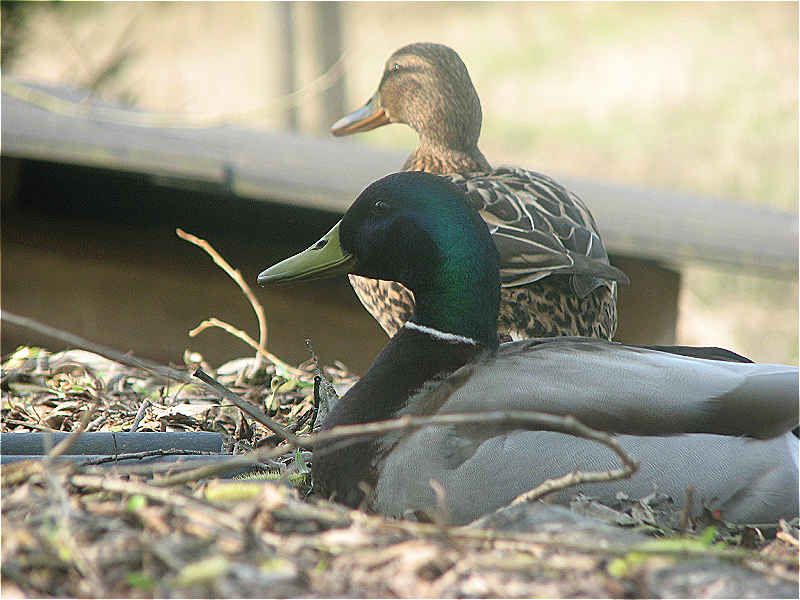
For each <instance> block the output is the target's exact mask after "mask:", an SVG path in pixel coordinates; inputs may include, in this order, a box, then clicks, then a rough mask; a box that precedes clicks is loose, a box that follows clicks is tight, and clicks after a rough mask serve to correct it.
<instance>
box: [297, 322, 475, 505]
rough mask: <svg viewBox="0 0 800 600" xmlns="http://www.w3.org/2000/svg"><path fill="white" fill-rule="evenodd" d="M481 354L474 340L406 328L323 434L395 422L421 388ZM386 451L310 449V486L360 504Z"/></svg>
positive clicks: (365, 444)
mask: <svg viewBox="0 0 800 600" xmlns="http://www.w3.org/2000/svg"><path fill="white" fill-rule="evenodd" d="M485 351H486V349H485V348H484V347H482V346H481V345H480V344H479V343H476V342H475V341H473V340H469V339H465V338H461V337H458V336H453V335H451V334H446V333H444V332H439V331H435V330H429V329H428V328H426V327H423V326H419V325H414V324H411V325H409V324H408V323H406V325H404V326H403V327H402V328H401V329H400V331H398V332H397V334H396V335H395V336H394V337H393V338H392V339H391V340H390V341H389V343H388V344H387V345H386V346H385V347H384V348H383V350H382V351H381V352H380V354H378V356H377V358H376V359H375V361H374V362H373V363H372V366H370V368H369V370H368V371H367V373H366V374H365V375H364V376H363V377H362V378H361V379H359V380H358V382H356V384H355V385H353V387H351V388H350V389H349V390H348V392H347V393H346V394H345V395H344V396H342V398H341V399H340V400H339V401H338V402H337V403H336V405H335V406H334V407H333V410H331V412H330V413H329V414H328V417H327V418H326V419H325V424H324V429H331V428H332V427H335V426H337V425H357V424H361V423H369V422H373V421H383V420H386V419H391V418H393V417H396V416H398V415H399V414H401V413H403V412H404V411H405V409H406V408H407V407H408V406H409V400H410V399H411V398H412V397H413V396H414V394H415V392H417V391H419V390H420V389H422V388H423V386H425V384H426V383H428V382H430V381H433V380H436V379H438V378H442V377H445V376H447V375H449V374H450V373H452V372H453V371H455V370H457V369H458V368H460V367H462V366H463V365H465V364H467V363H469V362H471V361H473V360H474V359H475V358H476V357H477V356H478V355H480V354H482V353H483V352H485ZM431 401H433V400H431ZM428 408H434V409H435V407H428ZM426 410H427V408H426ZM429 412H431V413H433V412H435V410H430V411H429ZM387 450H388V448H387V447H386V440H385V439H384V437H381V438H371V439H368V440H364V441H359V442H356V443H351V444H350V445H346V446H344V447H341V446H340V447H338V448H337V447H336V444H335V443H328V444H325V443H323V444H320V445H319V446H317V447H315V448H314V462H313V473H314V484H315V486H317V487H318V488H319V490H320V491H321V492H322V493H323V494H324V495H331V494H335V497H336V499H337V500H338V501H339V502H343V503H345V504H349V505H350V506H358V504H359V503H360V502H361V501H362V499H363V491H362V488H361V487H360V486H359V483H360V482H365V483H366V484H367V485H370V486H374V485H375V479H376V465H377V463H378V462H379V461H380V460H381V458H382V457H383V455H384V453H385V452H386V451H387Z"/></svg>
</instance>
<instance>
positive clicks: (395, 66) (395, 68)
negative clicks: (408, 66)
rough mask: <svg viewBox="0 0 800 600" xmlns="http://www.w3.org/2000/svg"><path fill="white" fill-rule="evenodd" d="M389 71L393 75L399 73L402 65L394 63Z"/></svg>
mask: <svg viewBox="0 0 800 600" xmlns="http://www.w3.org/2000/svg"><path fill="white" fill-rule="evenodd" d="M389 70H390V71H391V72H392V73H397V72H398V71H399V70H400V65H399V64H397V63H394V64H393V65H392V66H391V68H390V69H389Z"/></svg>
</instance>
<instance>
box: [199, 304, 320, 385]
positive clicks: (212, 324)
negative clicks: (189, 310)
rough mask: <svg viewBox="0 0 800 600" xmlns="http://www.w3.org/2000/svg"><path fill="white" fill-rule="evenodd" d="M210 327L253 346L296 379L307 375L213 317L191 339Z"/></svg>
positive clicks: (242, 332)
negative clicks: (222, 330)
mask: <svg viewBox="0 0 800 600" xmlns="http://www.w3.org/2000/svg"><path fill="white" fill-rule="evenodd" d="M209 327H219V328H220V329H224V330H225V331H227V332H228V333H230V334H231V335H232V336H234V337H238V338H239V339H240V340H242V341H243V342H244V343H245V344H247V345H249V346H251V347H252V348H253V349H254V350H255V351H256V352H257V353H258V355H259V356H263V357H265V358H266V359H268V360H269V361H270V362H271V363H273V364H274V365H276V366H279V367H280V368H281V369H285V370H286V371H287V372H288V373H290V374H291V375H293V376H294V377H298V378H299V377H303V376H304V375H305V373H303V371H301V370H300V369H298V368H296V367H292V366H291V365H289V364H287V363H285V362H283V361H282V360H281V359H280V358H278V357H277V356H275V355H274V354H272V353H271V352H269V351H267V350H265V349H264V348H262V347H260V346H259V345H258V344H257V343H256V341H255V340H254V339H253V338H251V337H250V336H249V335H247V333H246V332H244V331H242V330H241V329H238V328H236V327H234V326H233V325H231V324H229V323H226V322H225V321H221V320H219V319H217V318H216V317H212V318H210V319H206V320H205V321H203V322H202V323H200V324H199V325H198V326H197V327H195V328H194V329H192V330H191V331H189V336H190V337H195V336H196V335H197V334H198V333H200V332H202V331H205V330H206V329H208V328H209Z"/></svg>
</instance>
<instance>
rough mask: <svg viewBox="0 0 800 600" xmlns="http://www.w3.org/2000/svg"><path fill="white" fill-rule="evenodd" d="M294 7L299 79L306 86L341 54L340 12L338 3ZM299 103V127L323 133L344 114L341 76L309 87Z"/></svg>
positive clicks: (326, 70) (304, 4) (306, 4)
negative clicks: (329, 81) (322, 84)
mask: <svg viewBox="0 0 800 600" xmlns="http://www.w3.org/2000/svg"><path fill="white" fill-rule="evenodd" d="M293 9H294V11H295V15H296V19H295V20H294V23H295V25H296V27H297V29H296V34H295V36H294V38H295V43H296V46H295V48H296V52H297V58H298V61H299V65H300V68H299V71H300V73H301V77H300V78H301V80H302V81H303V82H304V84H305V85H308V84H309V83H311V82H312V81H315V80H317V79H318V78H319V77H321V76H322V75H324V74H325V73H327V72H328V70H329V69H330V68H331V67H332V66H333V65H335V64H336V61H338V60H339V59H340V58H341V56H342V52H343V47H342V24H341V23H342V14H341V13H342V11H341V7H340V5H339V3H338V2H297V3H295V4H294V7H293ZM300 105H301V113H300V114H301V125H300V130H301V131H303V132H304V133H314V134H326V133H327V132H328V128H329V127H330V126H331V124H332V123H333V122H334V121H335V120H336V119H338V118H339V117H341V116H342V115H343V114H344V112H343V111H344V109H345V106H344V77H343V76H340V77H338V78H336V79H335V80H334V81H333V82H332V83H328V84H326V85H324V86H322V87H321V88H320V87H317V86H312V89H310V90H309V92H308V94H307V95H304V97H303V98H302V99H301V101H300Z"/></svg>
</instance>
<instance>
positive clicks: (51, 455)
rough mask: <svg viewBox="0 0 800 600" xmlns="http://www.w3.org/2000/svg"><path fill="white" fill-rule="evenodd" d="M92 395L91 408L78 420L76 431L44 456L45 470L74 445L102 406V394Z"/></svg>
mask: <svg viewBox="0 0 800 600" xmlns="http://www.w3.org/2000/svg"><path fill="white" fill-rule="evenodd" d="M92 397H93V398H94V402H92V405H91V406H90V407H89V410H87V411H86V412H85V413H83V414H82V415H81V419H80V421H79V422H78V426H77V427H76V428H75V431H73V432H72V433H70V434H69V435H68V436H67V437H65V438H64V439H63V440H61V441H60V442H59V443H58V444H56V445H55V447H54V448H53V449H52V450H50V452H48V453H47V456H45V457H44V460H43V461H42V462H43V466H44V468H45V470H47V469H49V468H50V465H52V464H53V461H54V460H55V459H57V458H58V457H59V456H61V455H62V454H64V453H65V452H66V451H67V450H69V449H70V448H71V447H72V444H74V443H75V441H76V440H77V439H78V437H80V435H81V434H82V433H83V431H84V430H85V429H86V426H87V425H88V424H89V421H90V420H91V418H92V416H94V413H95V411H96V410H97V407H98V406H100V396H98V395H97V392H94V391H93V392H92Z"/></svg>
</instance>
